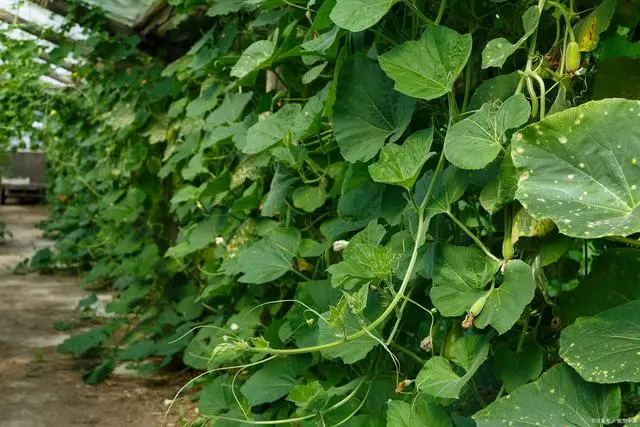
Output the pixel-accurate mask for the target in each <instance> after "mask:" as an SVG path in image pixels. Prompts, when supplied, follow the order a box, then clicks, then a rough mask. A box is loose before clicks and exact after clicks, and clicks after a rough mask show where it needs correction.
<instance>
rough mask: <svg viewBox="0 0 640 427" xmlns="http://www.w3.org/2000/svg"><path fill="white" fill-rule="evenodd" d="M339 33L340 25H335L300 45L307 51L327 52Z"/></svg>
mask: <svg viewBox="0 0 640 427" xmlns="http://www.w3.org/2000/svg"><path fill="white" fill-rule="evenodd" d="M339 33H340V27H338V26H334V27H333V28H332V29H331V30H330V31H327V32H326V33H322V34H320V35H319V36H317V37H315V38H313V39H311V40H309V41H306V42H304V43H302V44H301V45H300V47H302V49H304V50H307V51H314V52H318V53H325V52H326V51H327V50H329V48H330V47H331V46H332V45H333V44H334V43H335V41H336V39H337V38H338V34H339Z"/></svg>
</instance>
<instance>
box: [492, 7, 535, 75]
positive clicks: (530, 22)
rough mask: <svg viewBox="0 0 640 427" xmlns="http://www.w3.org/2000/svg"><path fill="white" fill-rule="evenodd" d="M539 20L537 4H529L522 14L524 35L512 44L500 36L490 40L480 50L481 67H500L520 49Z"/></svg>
mask: <svg viewBox="0 0 640 427" xmlns="http://www.w3.org/2000/svg"><path fill="white" fill-rule="evenodd" d="M539 21H540V9H538V7H537V6H531V7H530V8H529V9H527V11H526V12H525V13H524V15H522V26H523V27H524V35H523V36H522V37H520V39H519V40H518V41H517V42H515V43H514V44H512V43H511V42H510V41H509V40H507V39H505V38H502V37H501V38H498V39H493V40H490V41H489V43H487V45H486V46H485V48H484V50H483V51H482V68H489V67H502V66H503V65H504V62H505V61H506V60H507V58H508V57H510V56H511V55H513V54H514V53H515V52H516V51H517V50H518V49H520V46H522V44H523V43H524V42H525V41H527V39H528V38H529V37H530V36H531V35H532V34H533V33H534V32H535V31H536V29H537V28H538V22H539Z"/></svg>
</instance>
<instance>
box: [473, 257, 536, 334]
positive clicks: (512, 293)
mask: <svg viewBox="0 0 640 427" xmlns="http://www.w3.org/2000/svg"><path fill="white" fill-rule="evenodd" d="M535 290H536V282H535V279H534V277H533V269H532V268H531V267H530V266H529V265H528V264H526V263H525V262H523V261H520V260H518V259H516V260H511V261H508V262H507V263H506V264H505V265H504V281H503V282H502V284H501V285H500V286H498V287H496V288H495V289H494V290H493V292H491V295H490V296H489V298H488V299H487V302H486V304H485V306H484V309H483V310H482V313H480V315H479V316H478V317H477V318H476V319H475V323H474V324H475V326H477V327H478V328H484V327H486V326H487V325H491V326H493V327H494V328H495V329H496V330H497V331H498V332H499V333H500V334H504V333H505V332H507V331H509V329H511V327H512V326H513V325H514V324H515V323H516V322H517V321H518V319H519V318H520V315H521V314H522V311H523V310H524V308H525V306H526V305H527V304H529V303H530V302H531V300H532V299H533V295H534V294H535Z"/></svg>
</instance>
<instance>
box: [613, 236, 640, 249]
mask: <svg viewBox="0 0 640 427" xmlns="http://www.w3.org/2000/svg"><path fill="white" fill-rule="evenodd" d="M606 239H607V240H611V241H613V242H618V243H624V244H625V245H630V246H635V247H636V248H640V240H636V239H630V238H629V237H622V236H608V237H606Z"/></svg>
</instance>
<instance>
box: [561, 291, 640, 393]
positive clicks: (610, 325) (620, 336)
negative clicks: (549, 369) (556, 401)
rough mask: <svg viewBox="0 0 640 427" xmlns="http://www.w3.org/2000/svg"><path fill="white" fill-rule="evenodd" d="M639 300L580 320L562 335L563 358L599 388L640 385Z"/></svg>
mask: <svg viewBox="0 0 640 427" xmlns="http://www.w3.org/2000/svg"><path fill="white" fill-rule="evenodd" d="M638 331H640V300H635V301H631V302H628V303H626V304H623V305H621V306H619V307H616V308H612V309H611V310H607V311H603V312H602V313H600V314H598V315H597V316H594V317H580V318H578V320H576V322H575V323H574V324H573V325H571V326H569V327H568V328H567V329H565V330H563V331H562V335H560V356H562V358H563V359H564V361H565V362H567V363H568V364H569V365H571V367H572V368H573V369H575V370H576V371H577V372H578V373H579V374H580V375H581V376H582V378H584V379H586V380H587V381H590V382H594V383H600V384H613V383H620V382H626V381H628V382H640V334H639V333H638Z"/></svg>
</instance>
